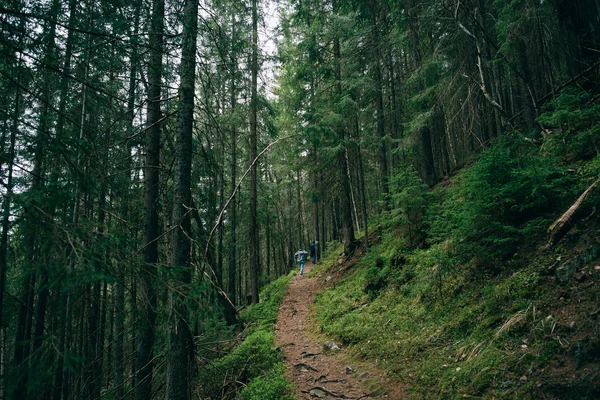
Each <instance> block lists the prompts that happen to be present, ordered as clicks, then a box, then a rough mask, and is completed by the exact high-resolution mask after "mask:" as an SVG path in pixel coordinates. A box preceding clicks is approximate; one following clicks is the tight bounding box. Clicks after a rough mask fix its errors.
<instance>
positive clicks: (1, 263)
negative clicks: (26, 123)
mask: <svg viewBox="0 0 600 400" xmlns="http://www.w3.org/2000/svg"><path fill="white" fill-rule="evenodd" d="M17 68H18V69H19V71H17V87H16V88H15V99H14V113H13V119H12V124H11V127H10V146H9V149H8V177H7V181H6V195H5V196H4V200H3V201H2V236H1V238H0V335H1V338H2V344H1V345H0V346H1V347H2V348H0V369H1V371H0V398H4V391H5V389H4V388H5V372H4V364H5V363H6V360H5V357H4V352H5V346H6V341H5V337H6V331H5V329H4V321H3V319H4V318H3V316H4V308H3V304H4V288H5V287H6V271H7V269H8V263H7V260H6V256H7V252H8V231H9V227H10V207H11V203H12V196H13V168H14V162H15V144H16V138H17V130H18V129H19V116H20V115H21V88H20V85H21V73H20V68H21V57H19V61H18V63H17ZM3 143H4V142H3Z"/></svg>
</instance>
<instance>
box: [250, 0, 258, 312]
mask: <svg viewBox="0 0 600 400" xmlns="http://www.w3.org/2000/svg"><path fill="white" fill-rule="evenodd" d="M257 3H258V0H252V60H251V65H250V68H251V75H252V82H251V99H250V162H251V163H252V166H251V170H250V235H249V236H250V237H249V239H250V249H249V250H250V252H249V261H250V292H251V296H252V302H253V303H258V276H259V267H260V260H259V258H260V248H259V245H260V244H259V242H258V215H257V213H258V211H257V204H258V198H257V196H258V193H257V192H258V188H257V186H258V173H257V171H258V165H257V162H255V161H256V156H257V139H258V132H257V128H258V127H257V117H258V115H257V113H258V94H257V90H258V4H257Z"/></svg>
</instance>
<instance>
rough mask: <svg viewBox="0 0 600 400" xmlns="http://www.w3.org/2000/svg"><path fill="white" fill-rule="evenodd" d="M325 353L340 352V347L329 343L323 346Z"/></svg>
mask: <svg viewBox="0 0 600 400" xmlns="http://www.w3.org/2000/svg"><path fill="white" fill-rule="evenodd" d="M323 351H340V347H339V346H338V345H337V344H335V342H332V341H329V342H325V343H324V344H323Z"/></svg>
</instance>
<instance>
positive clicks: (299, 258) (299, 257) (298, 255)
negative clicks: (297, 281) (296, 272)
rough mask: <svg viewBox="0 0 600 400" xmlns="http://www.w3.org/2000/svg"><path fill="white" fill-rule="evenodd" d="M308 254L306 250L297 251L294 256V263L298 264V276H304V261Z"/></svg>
mask: <svg viewBox="0 0 600 400" xmlns="http://www.w3.org/2000/svg"><path fill="white" fill-rule="evenodd" d="M307 254H308V252H307V251H306V250H298V251H297V252H296V253H295V254H294V255H295V256H296V261H298V262H299V263H300V275H302V274H304V260H306V255H307Z"/></svg>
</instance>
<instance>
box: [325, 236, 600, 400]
mask: <svg viewBox="0 0 600 400" xmlns="http://www.w3.org/2000/svg"><path fill="white" fill-rule="evenodd" d="M581 230H582V229H581ZM581 230H580V232H579V235H578V237H577V238H575V237H573V238H571V239H570V243H569V248H568V249H562V250H560V251H559V253H561V254H560V255H556V254H548V253H542V252H540V251H538V250H537V249H533V248H532V247H531V246H530V247H529V248H522V254H520V255H519V254H515V257H514V258H513V262H514V263H516V264H511V263H507V264H506V266H505V270H504V271H502V272H501V273H495V274H492V273H484V272H481V273H479V275H478V274H476V273H475V272H473V271H471V272H467V271H464V270H463V271H461V270H454V271H451V272H446V273H444V275H440V274H439V273H440V271H439V266H437V265H436V266H427V265H426V264H424V263H423V259H422V257H423V255H422V254H421V253H420V252H408V251H404V252H403V250H402V245H401V241H399V239H398V237H397V235H389V234H387V235H385V234H384V235H383V239H384V240H383V242H381V243H379V244H376V245H375V246H374V247H373V248H372V249H371V251H370V252H369V253H368V254H367V255H366V256H365V257H363V258H362V259H360V260H359V261H358V262H357V263H356V264H355V263H353V262H352V263H343V262H342V259H341V258H340V262H338V263H334V264H332V265H331V266H330V267H329V268H328V270H326V271H324V273H323V275H325V276H330V277H335V276H342V278H341V279H340V280H339V282H338V283H336V284H335V285H334V286H332V287H330V288H329V289H327V290H325V291H323V292H322V293H320V294H318V295H317V297H316V301H315V311H316V323H317V325H318V329H320V330H321V332H324V333H325V334H326V335H328V337H331V338H334V340H336V341H338V342H339V343H340V344H341V345H342V346H344V347H347V348H349V349H350V350H351V351H352V353H353V354H354V355H355V356H357V357H360V358H362V359H365V360H371V361H376V362H378V363H379V365H380V366H382V367H383V368H384V369H386V370H388V371H390V372H392V373H395V374H396V375H397V377H398V378H399V379H400V380H401V381H402V382H403V384H404V385H405V387H406V388H407V390H406V398H445V399H451V398H488V399H492V398H502V399H517V398H518V399H522V398H540V399H596V398H600V385H599V383H600V380H599V374H600V372H599V371H600V357H599V356H600V324H599V323H598V315H599V312H600V310H599V309H598V307H599V304H600V297H599V293H600V266H599V264H600V263H599V262H598V261H597V260H598V255H599V254H598V252H597V249H598V244H597V239H596V237H595V235H594V232H596V231H597V227H596V226H594V227H591V231H586V234H582V232H581ZM595 249H596V250H595ZM566 270H567V271H566ZM565 274H567V275H566V276H565ZM396 398H404V397H396Z"/></svg>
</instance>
